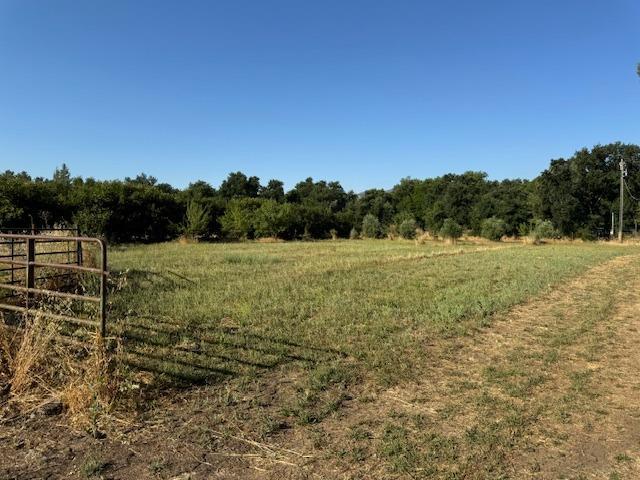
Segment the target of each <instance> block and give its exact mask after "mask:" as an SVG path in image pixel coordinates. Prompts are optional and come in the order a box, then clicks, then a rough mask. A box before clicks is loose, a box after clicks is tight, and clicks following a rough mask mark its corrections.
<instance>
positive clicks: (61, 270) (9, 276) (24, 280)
mask: <svg viewBox="0 0 640 480" xmlns="http://www.w3.org/2000/svg"><path fill="white" fill-rule="evenodd" d="M72 231H73V230H72ZM49 232H51V233H59V234H58V235H53V234H51V233H49V234H36V233H31V234H18V233H0V267H1V268H0V290H3V291H5V292H8V293H7V294H5V295H4V296H2V295H0V310H6V311H11V312H16V313H22V314H27V315H42V316H44V317H48V318H51V319H54V320H58V321H61V322H66V323H70V324H75V325H81V326H85V327H93V328H96V329H97V330H99V332H100V334H101V335H102V336H103V337H105V336H106V334H107V310H106V308H107V275H108V270H107V244H106V242H105V241H104V240H102V239H99V238H93V237H81V236H66V235H64V234H65V233H69V232H68V231H67V232H52V231H51V230H49ZM83 244H89V245H95V246H97V249H98V251H99V255H100V259H99V260H98V261H97V262H96V263H97V264H98V265H99V266H87V265H86V263H85V259H84V255H83ZM85 274H86V275H91V276H96V277H98V278H99V282H98V285H97V292H96V293H95V294H93V295H92V294H85V292H84V291H81V289H80V288H79V286H80V282H79V276H80V275H85ZM51 298H60V299H69V300H73V301H78V302H82V304H93V305H95V307H96V312H95V314H94V315H92V316H81V315H77V316H76V315H66V314H60V313H52V312H51V311H47V310H46V309H44V308H42V301H41V300H42V299H51Z"/></svg>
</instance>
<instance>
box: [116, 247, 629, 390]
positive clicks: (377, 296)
mask: <svg viewBox="0 0 640 480" xmlns="http://www.w3.org/2000/svg"><path fill="white" fill-rule="evenodd" d="M496 247H502V248H496ZM634 251H635V250H634ZM627 253H631V249H630V248H624V247H616V246H611V245H596V244H593V245H590V244H576V245H545V246H523V245H516V244H511V245H509V244H505V245H501V244H486V245H478V244H472V243H459V244H457V245H446V244H443V243H439V242H431V243H427V244H424V245H416V244H415V243H414V242H409V241H387V240H370V241H337V242H332V241H325V242H313V243H303V242H295V243H273V244H261V243H237V244H205V243H203V244H188V245H181V244H178V243H166V244H157V245H138V246H124V247H115V248H113V249H112V251H111V258H110V267H111V270H112V271H113V272H114V277H115V279H114V281H115V282H117V283H119V284H120V288H119V289H118V291H116V292H115V293H114V294H113V295H112V297H111V300H112V302H113V306H112V311H111V317H110V318H111V320H110V321H111V325H112V326H113V328H116V329H118V330H119V331H122V332H124V333H125V337H126V338H128V339H129V341H128V343H127V344H126V346H125V351H127V352H128V353H129V354H130V355H131V363H132V364H134V365H137V366H143V367H145V368H149V369H153V370H157V371H160V372H164V373H166V374H168V375H170V376H173V377H180V378H182V379H184V380H186V381H192V380H202V379H207V380H210V381H213V380H215V379H219V378H223V377H226V376H229V375H253V374H255V373H256V372H258V371H262V370H264V369H269V368H275V367H278V366H280V365H283V364H296V365H298V366H302V367H304V368H309V369H312V370H313V369H314V368H315V366H316V365H317V364H318V363H320V362H321V363H323V364H326V363H327V361H330V362H342V363H344V362H355V363H357V364H358V365H359V367H360V368H362V369H364V370H363V371H366V372H368V373H371V374H373V375H375V376H376V377H377V378H378V379H379V380H380V381H381V382H383V383H394V382H396V381H399V380H403V379H410V378H415V377H417V376H418V375H420V374H421V368H422V367H423V366H424V361H423V360H422V359H423V357H424V353H423V352H424V348H425V346H426V345H428V344H430V343H431V342H433V341H434V340H436V339H437V338H442V337H444V336H453V335H464V334H467V333H469V332H471V331H472V330H473V329H474V328H478V327H482V326H485V325H487V324H488V323H489V322H490V321H491V317H492V315H493V314H495V313H497V312H501V311H504V310H505V309H508V308H509V307H511V306H513V305H514V304H517V303H519V302H522V301H524V300H526V299H528V298H530V297H532V296H535V295H537V294H539V293H541V292H543V291H545V290H546V289H549V288H551V287H552V286H553V285H555V284H558V283H559V282H563V281H565V280H566V279H568V278H570V277H572V276H575V275H578V274H580V273H581V272H583V271H585V270H586V269H587V268H589V267H590V266H593V265H596V264H598V263H601V262H603V261H606V260H608V259H611V258H613V257H615V256H617V255H621V254H627Z"/></svg>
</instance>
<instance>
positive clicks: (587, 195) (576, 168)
mask: <svg viewBox="0 0 640 480" xmlns="http://www.w3.org/2000/svg"><path fill="white" fill-rule="evenodd" d="M620 158H623V159H625V161H626V163H627V170H628V173H629V175H628V177H627V178H626V182H627V185H628V187H629V189H631V190H632V191H636V192H637V191H640V147H638V146H636V145H625V144H622V143H615V144H610V145H597V146H595V147H593V148H592V149H591V150H589V149H586V148H585V149H582V150H579V151H577V152H576V153H575V154H574V155H573V157H571V158H569V159H567V160H565V159H558V160H552V161H551V165H550V166H549V168H548V169H546V170H545V171H544V172H542V174H541V175H540V177H538V179H537V180H536V195H535V206H534V210H535V214H536V216H537V217H539V218H542V219H549V220H551V221H552V222H553V224H554V225H555V226H556V227H557V228H558V230H559V231H560V233H561V234H562V235H570V236H574V235H580V236H590V235H594V234H603V233H604V232H606V231H607V230H608V228H609V227H610V218H611V212H612V211H614V212H617V210H618V202H619V196H620V195H619V181H620V180H619V179H620V170H619V165H618V164H619V159H620ZM625 207H626V210H625V217H626V219H627V221H628V223H625V228H631V226H632V224H633V223H632V222H633V208H634V205H633V204H632V202H626V204H625Z"/></svg>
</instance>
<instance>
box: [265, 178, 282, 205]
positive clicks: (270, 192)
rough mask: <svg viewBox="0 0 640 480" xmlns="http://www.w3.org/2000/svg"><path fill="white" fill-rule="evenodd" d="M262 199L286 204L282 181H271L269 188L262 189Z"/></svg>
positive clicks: (268, 184)
mask: <svg viewBox="0 0 640 480" xmlns="http://www.w3.org/2000/svg"><path fill="white" fill-rule="evenodd" d="M260 197H262V198H267V199H269V200H275V201H276V202H280V203H282V202H284V183H283V182H281V181H280V180H269V183H267V186H266V187H262V188H261V189H260Z"/></svg>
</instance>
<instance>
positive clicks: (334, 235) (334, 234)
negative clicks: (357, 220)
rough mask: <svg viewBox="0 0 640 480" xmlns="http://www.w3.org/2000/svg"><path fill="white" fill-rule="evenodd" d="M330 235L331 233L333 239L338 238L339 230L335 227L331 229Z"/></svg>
mask: <svg viewBox="0 0 640 480" xmlns="http://www.w3.org/2000/svg"><path fill="white" fill-rule="evenodd" d="M329 235H331V240H338V231H337V230H336V229H335V228H332V229H331V230H329Z"/></svg>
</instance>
